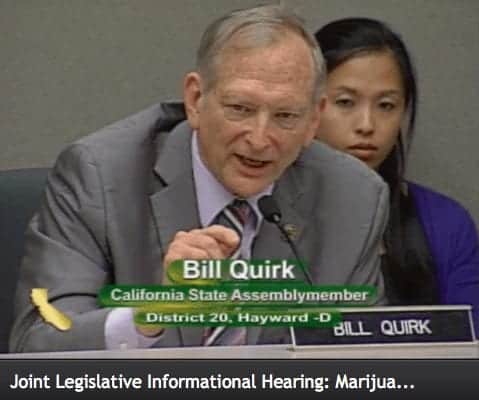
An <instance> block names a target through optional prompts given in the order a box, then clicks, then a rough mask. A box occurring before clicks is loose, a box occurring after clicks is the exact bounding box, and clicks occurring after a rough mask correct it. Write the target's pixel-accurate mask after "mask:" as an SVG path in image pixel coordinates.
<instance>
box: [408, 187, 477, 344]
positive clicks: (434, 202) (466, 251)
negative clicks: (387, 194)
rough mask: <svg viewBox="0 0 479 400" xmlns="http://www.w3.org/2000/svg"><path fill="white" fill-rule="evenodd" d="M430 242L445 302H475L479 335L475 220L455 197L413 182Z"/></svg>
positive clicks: (417, 202)
mask: <svg viewBox="0 0 479 400" xmlns="http://www.w3.org/2000/svg"><path fill="white" fill-rule="evenodd" d="M408 186H409V190H410V193H412V195H413V198H414V202H415V205H416V208H417V213H418V217H419V220H420V222H421V225H422V226H423V228H424V233H425V235H426V240H427V242H428V244H429V248H430V250H431V254H432V257H433V260H434V261H435V265H436V274H437V279H438V282H439V291H440V299H441V303H442V304H471V305H472V306H473V317H474V325H475V330H476V335H478V336H479V241H478V236H477V231H476V227H475V225H474V221H473V220H472V218H471V216H470V215H469V213H468V211H467V210H466V209H464V207H462V206H461V205H460V204H459V203H458V202H456V201H455V200H453V199H451V198H449V197H447V196H444V195H443V194H440V193H437V192H434V191H432V190H430V189H427V188H425V187H423V186H420V185H417V184H415V183H409V184H408Z"/></svg>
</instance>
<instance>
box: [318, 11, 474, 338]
mask: <svg viewBox="0 0 479 400" xmlns="http://www.w3.org/2000/svg"><path fill="white" fill-rule="evenodd" d="M315 36H316V39H317V41H318V43H319V45H320V47H321V49H322V51H323V53H324V57H325V59H326V64H327V69H328V80H327V85H326V92H325V93H326V95H325V97H326V99H325V104H324V111H323V114H322V119H321V124H320V128H319V131H318V134H317V138H318V139H320V140H322V141H324V142H326V143H328V144H329V145H331V146H332V147H334V148H336V149H338V150H341V151H344V152H346V153H349V154H351V155H353V156H354V157H356V158H358V159H360V160H362V161H364V162H365V163H366V164H367V165H368V166H370V167H371V168H374V169H375V170H377V172H378V173H379V174H380V175H381V176H382V177H383V178H384V180H385V181H386V182H387V183H388V185H389V188H390V191H391V197H390V203H391V204H390V205H391V211H390V219H389V223H388V227H387V229H386V233H385V237H384V245H385V254H384V256H383V273H384V277H385V284H386V294H387V296H388V298H389V300H390V303H391V304H405V305H412V304H471V305H472V306H473V313H474V323H475V327H476V331H477V332H479V245H478V238H477V232H476V229H475V226H474V222H473V221H472V219H471V217H470V216H469V214H468V212H467V211H466V210H465V209H464V208H463V207H461V206H460V205H459V204H458V203H457V202H455V201H454V200H452V199H450V198H448V197H446V196H444V195H442V194H439V193H437V192H434V191H432V190H430V189H427V188H425V187H423V186H419V185H417V184H414V183H412V182H408V181H406V180H405V166H406V156H407V152H408V144H409V143H410V142H411V139H412V136H413V128H414V122H415V117H416V106H417V85H416V77H415V73H414V68H413V66H412V63H411V60H410V56H409V54H408V51H407V49H406V47H405V45H404V43H403V42H402V40H401V38H400V37H399V35H397V34H396V33H394V32H393V31H392V30H391V29H390V28H389V27H388V26H386V25H385V24H383V23H381V22H379V21H376V20H371V19H366V18H347V19H342V20H338V21H334V22H332V23H329V24H328V25H326V26H324V27H323V28H321V29H320V30H318V31H317V32H316V35H315Z"/></svg>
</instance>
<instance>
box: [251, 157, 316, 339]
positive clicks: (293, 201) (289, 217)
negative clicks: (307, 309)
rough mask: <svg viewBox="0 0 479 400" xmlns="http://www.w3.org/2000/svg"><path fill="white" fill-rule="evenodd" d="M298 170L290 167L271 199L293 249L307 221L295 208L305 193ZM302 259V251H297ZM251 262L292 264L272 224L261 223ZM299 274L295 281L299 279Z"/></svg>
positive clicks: (256, 335) (258, 331)
mask: <svg viewBox="0 0 479 400" xmlns="http://www.w3.org/2000/svg"><path fill="white" fill-rule="evenodd" d="M299 168H300V167H298V166H297V165H296V164H293V165H292V166H291V167H290V168H288V169H287V171H286V172H285V173H284V174H283V176H282V177H281V178H280V179H279V180H278V181H277V182H276V185H275V188H274V191H273V198H274V199H275V200H276V203H277V205H278V208H279V209H280V211H281V215H282V218H281V223H282V225H283V226H284V225H289V226H290V227H291V229H292V230H293V231H294V234H292V235H291V236H290V238H291V240H292V241H293V242H294V244H295V246H296V247H297V248H298V247H300V244H301V243H300V242H301V240H302V237H303V233H304V230H305V227H306V222H307V221H306V220H305V219H304V218H303V217H302V216H301V215H300V214H299V213H298V211H297V209H296V207H297V205H298V201H299V199H300V198H301V197H302V196H303V194H304V190H303V189H302V187H301V179H300V176H299ZM299 252H300V255H301V249H299ZM252 258H253V259H256V260H258V259H260V260H261V259H289V260H294V259H295V257H294V254H293V251H292V250H291V247H290V246H289V244H288V243H287V241H286V240H285V239H284V238H283V237H282V235H281V233H280V231H279V229H278V227H277V226H275V225H274V224H272V223H270V222H267V221H263V223H262V225H261V228H260V230H259V233H258V236H257V239H256V240H255V243H254V246H253V252H252ZM302 278H303V275H302V273H300V274H299V275H298V279H302ZM261 332H262V328H259V327H254V328H250V329H248V333H247V343H248V344H256V343H257V342H258V339H259V336H260V334H261Z"/></svg>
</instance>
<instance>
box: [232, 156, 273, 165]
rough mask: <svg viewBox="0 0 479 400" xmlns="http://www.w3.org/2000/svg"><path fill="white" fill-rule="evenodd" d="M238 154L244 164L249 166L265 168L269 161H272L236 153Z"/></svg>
mask: <svg viewBox="0 0 479 400" xmlns="http://www.w3.org/2000/svg"><path fill="white" fill-rule="evenodd" d="M236 156H237V157H238V159H239V160H240V162H241V163H242V164H243V165H245V166H247V167H249V168H263V167H265V166H266V165H268V164H269V163H271V161H263V160H258V159H255V158H249V157H245V156H242V155H240V154H236Z"/></svg>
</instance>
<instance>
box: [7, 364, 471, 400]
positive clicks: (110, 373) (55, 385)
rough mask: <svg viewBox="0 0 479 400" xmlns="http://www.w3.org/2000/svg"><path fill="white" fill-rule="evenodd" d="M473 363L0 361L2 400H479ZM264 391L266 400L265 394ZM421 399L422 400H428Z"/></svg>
mask: <svg viewBox="0 0 479 400" xmlns="http://www.w3.org/2000/svg"><path fill="white" fill-rule="evenodd" d="M478 371H479V360H477V359H476V360H210V359H209V360H33V359H30V360H28V359H26V360H8V361H7V360H0V395H1V397H2V398H7V399H33V398H47V399H65V398H68V396H69V395H71V394H74V395H75V396H74V397H75V398H78V397H81V396H82V395H83V396H85V398H86V397H87V396H88V397H91V396H92V395H93V396H94V397H96V396H95V395H96V394H101V395H102V394H105V395H113V396H114V398H115V399H123V398H125V399H131V398H132V397H131V396H132V395H135V394H141V398H142V399H150V398H151V399H158V398H160V397H159V396H160V395H168V398H170V397H173V398H183V397H187V396H191V395H193V394H199V393H200V392H203V393H204V394H207V395H211V394H215V393H218V394H223V395H224V394H228V393H230V392H231V393H243V392H244V393H246V394H247V393H249V392H254V393H264V394H269V393H273V394H274V393H278V394H280V393H279V392H282V393H281V394H289V393H291V394H300V395H301V396H305V397H313V396H314V397H315V398H316V399H317V398H318V395H319V396H321V395H324V398H328V399H358V398H369V397H371V398H381V399H382V398H387V399H425V398H429V396H434V397H432V398H434V399H435V400H437V399H443V398H444V399H451V398H457V399H461V400H462V399H477V395H478V393H479V379H478V378H479V372H478ZM266 392H269V393H266ZM66 396H67V397H66ZM426 396H427V397H426Z"/></svg>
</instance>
